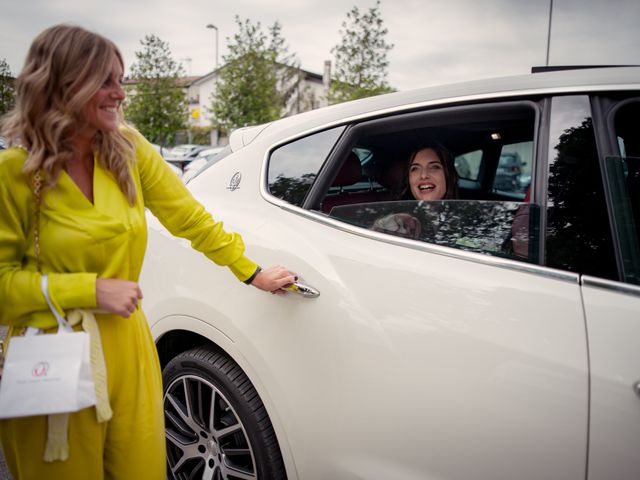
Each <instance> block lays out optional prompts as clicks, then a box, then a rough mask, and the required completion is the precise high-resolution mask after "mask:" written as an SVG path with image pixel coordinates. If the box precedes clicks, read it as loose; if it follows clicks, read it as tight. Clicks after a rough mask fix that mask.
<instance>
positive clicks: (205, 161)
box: [182, 147, 231, 183]
mask: <svg viewBox="0 0 640 480" xmlns="http://www.w3.org/2000/svg"><path fill="white" fill-rule="evenodd" d="M224 149H225V147H212V148H207V149H205V150H202V151H200V152H198V155H197V156H196V158H194V159H193V160H191V161H190V162H189V163H187V164H186V165H185V167H184V175H183V176H182V180H183V181H184V182H185V183H187V182H188V181H189V180H191V179H192V178H193V177H195V176H196V175H197V174H198V172H200V170H202V169H203V168H204V167H205V166H206V165H210V164H212V163H215V162H217V161H218V160H220V159H222V158H223V157H224V156H225V153H222V152H223V150H224ZM227 152H229V153H231V150H230V149H227Z"/></svg>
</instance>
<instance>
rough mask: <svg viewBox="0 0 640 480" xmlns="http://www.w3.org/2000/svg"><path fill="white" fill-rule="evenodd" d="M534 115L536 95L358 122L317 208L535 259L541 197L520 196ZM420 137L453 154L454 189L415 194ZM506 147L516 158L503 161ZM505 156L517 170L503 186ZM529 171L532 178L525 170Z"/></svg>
mask: <svg viewBox="0 0 640 480" xmlns="http://www.w3.org/2000/svg"><path fill="white" fill-rule="evenodd" d="M537 118H538V108H537V105H536V104H534V103H532V102H509V103H505V104H501V105H496V104H492V105H480V106H473V107H467V108H462V109H458V108H453V109H447V110H446V111H445V110H443V111H438V112H422V113H415V112H414V113H411V114H405V115H400V116H398V117H396V118H385V119H378V120H373V121H371V122H365V123H362V124H360V125H357V126H354V127H352V128H351V129H350V130H349V132H348V134H347V135H346V138H345V139H344V140H343V141H342V142H341V144H345V145H347V146H349V147H350V148H349V150H347V151H345V152H344V153H342V154H339V155H336V156H334V158H333V160H337V161H335V162H334V167H333V168H335V171H334V173H332V174H331V175H330V178H331V179H332V181H331V183H330V184H329V186H328V188H327V190H326V193H325V195H324V197H323V198H322V199H321V201H320V204H319V208H318V209H319V210H321V211H322V212H324V213H326V214H328V215H329V216H331V217H332V218H335V219H338V220H340V221H344V222H346V223H349V224H352V225H357V226H360V227H364V228H370V229H374V230H376V231H379V232H382V233H387V234H390V235H399V236H404V237H409V238H413V239H416V240H420V241H423V242H428V243H433V244H437V245H444V246H448V247H452V248H459V249H465V250H472V251H475V252H481V253H485V254H490V255H498V256H505V257H509V258H517V259H519V260H523V261H528V262H534V263H536V262H538V261H539V251H538V250H539V243H540V242H539V240H540V239H539V234H538V232H539V227H538V224H539V207H538V206H536V205H533V204H531V203H528V202H525V201H524V199H525V192H526V190H527V188H528V185H529V183H530V178H531V175H530V172H531V168H532V158H533V155H532V151H533V138H534V131H535V123H536V121H537ZM424 145H439V147H442V148H443V149H444V151H446V152H448V153H447V154H448V155H449V157H450V158H452V159H453V164H454V167H455V170H456V172H457V175H458V177H459V181H458V182H457V190H458V192H459V194H458V195H453V196H452V197H451V198H446V199H444V198H440V199H435V200H437V201H435V200H434V201H424V200H422V201H419V200H416V198H414V197H413V194H412V193H411V189H410V186H409V184H408V172H409V157H410V155H411V153H412V152H413V151H415V150H417V149H419V148H420V147H421V146H424ZM439 147H438V148H439ZM362 152H366V155H360V153H362ZM507 154H509V155H512V156H513V157H514V158H515V160H513V161H512V160H509V161H508V162H507V161H501V158H503V157H505V156H506V155H507ZM362 158H366V161H360V162H359V161H358V159H360V160H362ZM527 164H528V165H527ZM503 165H507V166H508V167H509V168H510V169H512V170H515V168H516V167H517V168H518V169H519V170H518V171H517V172H515V171H514V172H511V171H510V175H511V176H510V179H511V180H513V182H514V183H509V187H508V188H507V187H505V188H503V189H497V188H496V187H495V177H496V174H497V173H496V171H497V170H498V169H499V168H500V167H502V166H503ZM525 167H526V169H525ZM327 168H331V166H329V167H327ZM523 175H528V178H522V180H521V177H522V176H523ZM427 188H428V187H427Z"/></svg>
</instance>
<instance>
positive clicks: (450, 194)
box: [400, 142, 458, 200]
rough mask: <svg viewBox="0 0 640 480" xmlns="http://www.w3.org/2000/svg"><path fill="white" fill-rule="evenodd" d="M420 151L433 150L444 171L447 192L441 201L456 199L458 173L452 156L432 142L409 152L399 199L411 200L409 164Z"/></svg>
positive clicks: (439, 145) (442, 147)
mask: <svg viewBox="0 0 640 480" xmlns="http://www.w3.org/2000/svg"><path fill="white" fill-rule="evenodd" d="M422 150H433V151H434V152H435V153H436V155H437V156H438V158H439V159H440V162H441V163H442V167H443V169H444V178H445V180H446V187H447V192H446V193H445V195H444V197H443V199H445V200H451V199H455V198H458V172H457V171H456V167H455V164H454V158H453V155H452V154H451V152H450V151H449V150H448V149H447V148H445V147H444V146H443V145H441V144H440V143H437V142H432V143H423V144H420V146H419V147H417V148H415V149H414V150H412V151H411V154H410V155H409V160H408V161H407V163H406V165H405V175H404V178H403V180H402V182H403V185H402V190H401V193H400V199H404V200H412V199H413V195H412V194H411V188H410V187H409V168H410V167H411V163H412V162H413V160H414V159H415V158H416V155H418V152H421V151H422Z"/></svg>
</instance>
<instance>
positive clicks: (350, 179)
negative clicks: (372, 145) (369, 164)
mask: <svg viewBox="0 0 640 480" xmlns="http://www.w3.org/2000/svg"><path fill="white" fill-rule="evenodd" d="M361 178H362V166H361V165H360V159H359V158H358V156H357V155H356V154H355V153H353V152H351V153H349V156H348V157H347V159H346V160H345V161H344V163H343V164H342V167H341V168H340V171H339V172H338V175H337V176H336V178H335V180H334V181H333V184H332V186H334V187H345V186H347V185H353V184H354V183H357V182H359V181H360V179H361Z"/></svg>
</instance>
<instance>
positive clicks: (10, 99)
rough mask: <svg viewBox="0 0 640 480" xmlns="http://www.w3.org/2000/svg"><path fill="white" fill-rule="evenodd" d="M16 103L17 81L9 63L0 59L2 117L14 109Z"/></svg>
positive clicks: (0, 113) (0, 111)
mask: <svg viewBox="0 0 640 480" xmlns="http://www.w3.org/2000/svg"><path fill="white" fill-rule="evenodd" d="M14 102H15V79H14V78H13V75H11V70H10V68H9V64H8V63H7V61H6V60H5V59H4V58H2V59H0V115H2V114H4V113H7V112H8V111H9V110H11V109H12V108H13V105H14Z"/></svg>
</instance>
